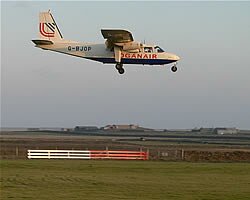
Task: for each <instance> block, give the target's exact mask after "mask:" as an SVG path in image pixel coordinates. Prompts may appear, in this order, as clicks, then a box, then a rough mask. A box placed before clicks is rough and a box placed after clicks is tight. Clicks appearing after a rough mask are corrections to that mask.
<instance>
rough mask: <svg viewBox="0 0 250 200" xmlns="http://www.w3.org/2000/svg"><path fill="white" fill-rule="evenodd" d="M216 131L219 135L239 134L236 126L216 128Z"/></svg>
mask: <svg viewBox="0 0 250 200" xmlns="http://www.w3.org/2000/svg"><path fill="white" fill-rule="evenodd" d="M214 132H215V133H216V134H218V135H224V134H237V133H238V130H237V129H236V128H215V129H214Z"/></svg>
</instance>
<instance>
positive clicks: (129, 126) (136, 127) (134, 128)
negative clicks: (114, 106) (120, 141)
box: [102, 124, 152, 132]
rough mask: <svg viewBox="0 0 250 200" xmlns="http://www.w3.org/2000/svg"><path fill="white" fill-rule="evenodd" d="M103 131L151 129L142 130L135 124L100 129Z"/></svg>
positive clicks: (147, 129) (108, 126)
mask: <svg viewBox="0 0 250 200" xmlns="http://www.w3.org/2000/svg"><path fill="white" fill-rule="evenodd" d="M102 130H104V131H142V132H143V131H152V129H149V128H143V127H140V126H139V125H135V124H128V125H126V124H125V125H115V124H113V125H107V126H105V127H103V128H102Z"/></svg>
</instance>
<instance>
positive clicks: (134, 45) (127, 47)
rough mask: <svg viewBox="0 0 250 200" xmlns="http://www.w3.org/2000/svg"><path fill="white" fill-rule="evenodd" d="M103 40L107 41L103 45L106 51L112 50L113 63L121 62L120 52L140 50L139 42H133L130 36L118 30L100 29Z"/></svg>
mask: <svg viewBox="0 0 250 200" xmlns="http://www.w3.org/2000/svg"><path fill="white" fill-rule="evenodd" d="M101 32H102V35H103V37H104V39H107V40H106V42H105V44H106V46H107V48H108V49H110V50H114V54H115V61H116V62H117V63H120V62H121V51H130V52H131V51H133V52H134V51H136V52H138V51H139V49H140V48H141V44H140V43H139V42H135V41H134V39H133V36H132V34H131V33H130V32H129V31H127V30H119V29H117V30H116V29H102V30H101Z"/></svg>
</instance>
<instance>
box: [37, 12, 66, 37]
mask: <svg viewBox="0 0 250 200" xmlns="http://www.w3.org/2000/svg"><path fill="white" fill-rule="evenodd" d="M39 38H40V39H42V40H52V41H56V40H57V41H58V40H62V39H63V37H62V34H61V32H60V30H59V28H58V26H57V25H56V21H55V20H54V18H53V16H52V14H51V13H50V11H48V12H40V13H39Z"/></svg>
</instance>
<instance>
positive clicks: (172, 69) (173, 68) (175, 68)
mask: <svg viewBox="0 0 250 200" xmlns="http://www.w3.org/2000/svg"><path fill="white" fill-rule="evenodd" d="M171 71H172V72H176V71H177V67H176V63H175V64H174V66H172V67H171Z"/></svg>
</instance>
